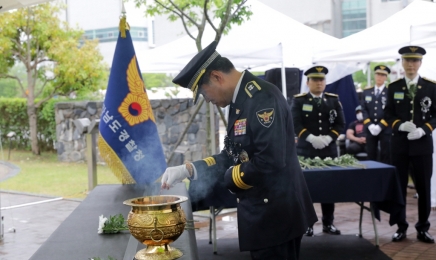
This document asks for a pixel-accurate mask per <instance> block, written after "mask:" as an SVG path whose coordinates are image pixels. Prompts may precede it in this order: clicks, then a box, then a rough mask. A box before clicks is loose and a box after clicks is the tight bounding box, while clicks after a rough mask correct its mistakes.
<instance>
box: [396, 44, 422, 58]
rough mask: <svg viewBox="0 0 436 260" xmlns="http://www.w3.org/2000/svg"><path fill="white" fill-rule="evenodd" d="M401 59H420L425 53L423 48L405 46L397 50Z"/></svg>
mask: <svg viewBox="0 0 436 260" xmlns="http://www.w3.org/2000/svg"><path fill="white" fill-rule="evenodd" d="M398 53H399V54H401V57H402V58H405V59H422V56H424V55H425V53H426V51H425V49H424V48H422V47H419V46H405V47H403V48H401V49H399V50H398Z"/></svg>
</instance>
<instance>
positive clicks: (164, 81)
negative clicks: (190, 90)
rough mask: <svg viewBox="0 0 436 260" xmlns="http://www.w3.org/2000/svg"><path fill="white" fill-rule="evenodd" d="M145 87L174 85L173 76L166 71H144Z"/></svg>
mask: <svg viewBox="0 0 436 260" xmlns="http://www.w3.org/2000/svg"><path fill="white" fill-rule="evenodd" d="M142 79H143V80H144V84H145V87H146V88H147V89H152V88H161V87H168V86H173V85H174V83H173V82H172V79H173V78H172V77H170V76H168V75H167V74H165V73H142Z"/></svg>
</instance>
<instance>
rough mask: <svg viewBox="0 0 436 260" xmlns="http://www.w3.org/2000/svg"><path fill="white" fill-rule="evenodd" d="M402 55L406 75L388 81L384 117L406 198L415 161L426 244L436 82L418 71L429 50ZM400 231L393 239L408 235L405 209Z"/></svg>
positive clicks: (429, 238) (435, 124) (420, 228)
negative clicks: (410, 167) (389, 129)
mask: <svg viewBox="0 0 436 260" xmlns="http://www.w3.org/2000/svg"><path fill="white" fill-rule="evenodd" d="M398 52H399V53H400V54H401V58H402V65H403V68H404V73H405V77H404V78H401V79H399V80H397V81H394V82H392V83H391V84H389V92H388V100H387V104H386V109H385V117H386V121H387V122H388V124H389V125H390V126H391V127H392V139H391V151H392V152H391V153H392V154H391V155H392V164H393V165H394V166H395V167H396V168H397V173H398V175H399V178H400V184H401V191H402V192H403V198H404V201H406V194H407V183H408V179H409V178H408V176H409V173H408V170H409V164H412V166H413V171H412V174H413V175H414V177H415V178H414V179H415V188H416V191H417V192H418V195H419V198H418V222H417V223H416V224H415V228H416V231H417V232H418V233H417V238H418V240H419V241H422V242H425V243H434V239H433V237H432V236H431V235H430V234H429V233H428V230H429V228H430V222H429V221H428V217H429V215H430V210H431V209H430V200H431V198H430V179H431V175H432V169H433V159H432V153H433V139H432V132H433V129H434V128H435V127H436V83H435V82H434V81H432V80H429V79H426V78H422V77H420V76H419V74H418V70H419V68H420V67H421V64H422V57H423V55H425V53H426V51H425V50H424V48H422V47H419V46H405V47H403V48H401V49H400V50H399V51H398ZM397 225H398V230H397V232H396V233H395V234H394V235H393V236H392V241H394V242H398V241H401V240H403V239H404V238H405V237H406V235H407V234H406V233H407V228H408V227H409V224H408V223H407V221H406V209H405V208H404V209H403V211H402V214H401V218H400V220H399V221H398V223H397Z"/></svg>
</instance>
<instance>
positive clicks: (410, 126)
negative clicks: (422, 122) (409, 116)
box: [398, 121, 416, 133]
mask: <svg viewBox="0 0 436 260" xmlns="http://www.w3.org/2000/svg"><path fill="white" fill-rule="evenodd" d="M398 130H400V131H403V132H409V133H410V132H413V131H415V130H416V125H415V124H414V123H412V122H409V121H407V122H404V123H402V124H401V125H400V127H399V128H398Z"/></svg>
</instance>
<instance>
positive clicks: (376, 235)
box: [369, 203, 379, 247]
mask: <svg viewBox="0 0 436 260" xmlns="http://www.w3.org/2000/svg"><path fill="white" fill-rule="evenodd" d="M369 205H370V206H369V207H370V208H371V217H372V224H373V225H374V233H375V246H376V247H378V246H379V243H378V233H377V225H376V222H375V217H374V206H373V204H372V203H370V204H369Z"/></svg>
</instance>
